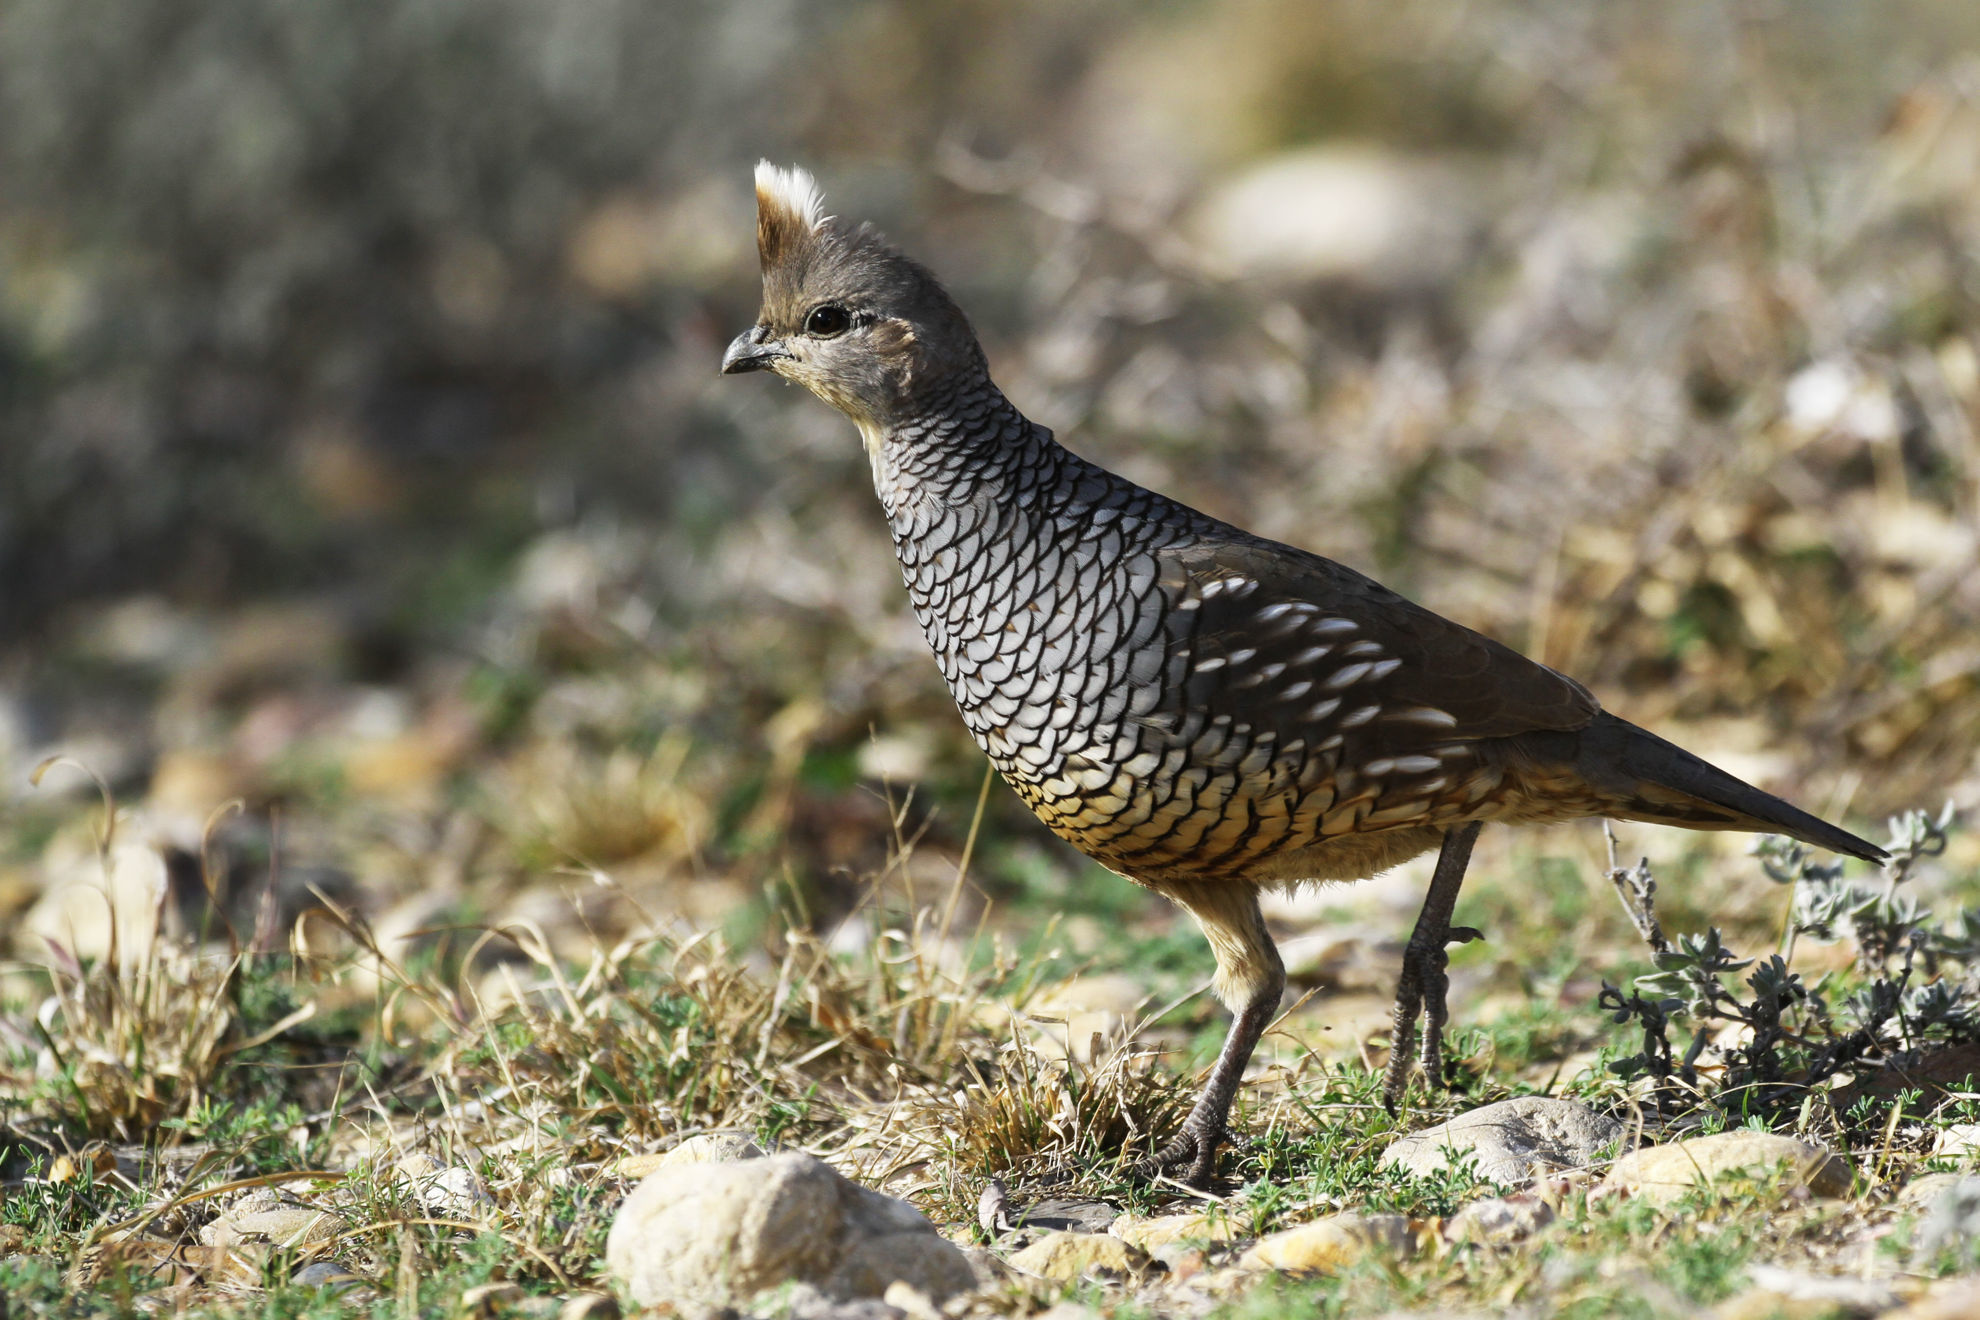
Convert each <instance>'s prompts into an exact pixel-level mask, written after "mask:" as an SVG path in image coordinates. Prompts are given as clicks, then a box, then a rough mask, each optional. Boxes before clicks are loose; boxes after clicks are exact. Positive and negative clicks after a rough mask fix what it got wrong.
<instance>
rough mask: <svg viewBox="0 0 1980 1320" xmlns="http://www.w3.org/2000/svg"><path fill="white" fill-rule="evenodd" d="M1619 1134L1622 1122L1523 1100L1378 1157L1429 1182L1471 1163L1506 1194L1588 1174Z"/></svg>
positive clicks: (1418, 1136)
mask: <svg viewBox="0 0 1980 1320" xmlns="http://www.w3.org/2000/svg"><path fill="white" fill-rule="evenodd" d="M1623 1135H1624V1133H1623V1125H1622V1124H1621V1123H1618V1122H1617V1121H1616V1120H1615V1119H1613V1118H1610V1117H1609V1116H1608V1115H1606V1114H1600V1113H1597V1112H1596V1111H1595V1110H1593V1109H1590V1108H1589V1107H1588V1106H1587V1105H1584V1104H1579V1103H1577V1102H1575V1101H1573V1100H1560V1099H1556V1098H1554V1097H1552V1096H1544V1095H1523V1096H1519V1097H1517V1098H1515V1099H1512V1100H1500V1101H1498V1102H1497V1103H1495V1104H1489V1105H1483V1106H1480V1107H1479V1108H1477V1109H1473V1110H1470V1111H1468V1112H1466V1113H1462V1114H1459V1115H1457V1116H1456V1117H1455V1118H1452V1119H1451V1120H1450V1121H1449V1122H1446V1123H1439V1124H1438V1125H1437V1126H1436V1127H1432V1128H1425V1129H1423V1130H1422V1131H1421V1132H1412V1133H1410V1134H1409V1135H1408V1136H1405V1137H1398V1138H1397V1139H1396V1140H1394V1141H1392V1142H1390V1143H1389V1147H1388V1149H1387V1150H1385V1151H1383V1152H1382V1167H1384V1168H1399V1169H1406V1170H1408V1171H1409V1172H1410V1173H1413V1174H1415V1175H1417V1176H1418V1177H1429V1176H1431V1175H1433V1174H1438V1173H1442V1172H1444V1171H1445V1170H1447V1169H1450V1168H1452V1167H1454V1166H1457V1165H1461V1164H1466V1163H1469V1164H1470V1166H1471V1168H1472V1169H1473V1170H1474V1171H1475V1172H1476V1174H1477V1176H1478V1177H1479V1178H1480V1179H1481V1180H1482V1181H1485V1182H1492V1183H1498V1184H1500V1185H1502V1186H1508V1187H1511V1186H1517V1185H1519V1184H1521V1183H1524V1182H1527V1181H1528V1180H1530V1179H1532V1178H1535V1177H1538V1176H1541V1175H1543V1174H1549V1173H1558V1172H1560V1171H1561V1170H1563V1169H1580V1168H1586V1167H1587V1166H1588V1165H1590V1164H1592V1163H1594V1162H1595V1161H1596V1160H1597V1159H1600V1158H1601V1157H1602V1156H1603V1155H1604V1154H1606V1153H1609V1152H1611V1151H1613V1150H1614V1149H1615V1148H1616V1147H1617V1146H1618V1145H1620V1144H1621V1142H1622V1139H1623Z"/></svg>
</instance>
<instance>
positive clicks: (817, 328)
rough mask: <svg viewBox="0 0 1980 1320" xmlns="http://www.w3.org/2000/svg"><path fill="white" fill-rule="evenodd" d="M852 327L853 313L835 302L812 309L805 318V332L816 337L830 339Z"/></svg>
mask: <svg viewBox="0 0 1980 1320" xmlns="http://www.w3.org/2000/svg"><path fill="white" fill-rule="evenodd" d="M851 328H852V313H851V312H848V311H847V310H846V309H845V308H843V307H840V306H838V305H837V304H834V303H825V304H824V305H822V306H819V307H814V308H812V309H811V315H809V316H807V317H805V318H804V332H805V333H806V334H808V335H810V336H811V337H812V338H814V339H830V338H832V337H833V336H834V335H842V334H844V333H845V332H846V331H848V330H850V329H851Z"/></svg>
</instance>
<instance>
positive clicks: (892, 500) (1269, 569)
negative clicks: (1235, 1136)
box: [721, 161, 1885, 1188]
mask: <svg viewBox="0 0 1980 1320" xmlns="http://www.w3.org/2000/svg"><path fill="white" fill-rule="evenodd" d="M755 192H756V208H757V211H756V241H757V255H758V260H759V264H760V267H761V276H762V309H761V311H760V313H759V314H758V316H757V319H756V322H755V324H754V325H753V326H751V327H750V328H749V329H748V330H745V331H744V332H742V333H741V334H739V335H737V336H736V338H735V339H734V341H733V342H731V343H730V344H729V345H728V347H727V349H726V351H725V352H724V353H723V356H722V362H721V370H722V372H723V373H725V374H739V373H744V372H757V371H769V372H772V373H775V374H776V375H777V376H779V377H782V378H783V379H784V380H786V381H790V382H795V383H796V384H799V385H802V386H804V387H805V388H806V389H808V390H810V391H811V392H812V393H813V394H815V395H816V396H817V397H818V398H819V399H821V400H823V401H824V402H825V403H827V404H830V405H831V406H833V407H834V408H837V409H838V410H839V411H840V412H842V413H844V414H845V415H846V416H847V417H848V418H849V419H850V420H851V421H852V423H853V425H854V426H855V427H856V428H857V430H858V432H859V436H860V440H861V443H862V445H863V447H864V449H865V452H866V456H867V458H868V461H869V465H870V467H871V469H872V477H873V486H874V490H875V492H876V493H877V494H878V496H879V500H880V505H881V508H882V510H883V512H884V513H885V515H886V519H887V523H888V527H889V529H890V531H891V534H892V538H893V544H894V549H895V551H896V554H897V557H898V559H899V562H900V568H901V575H902V580H903V581H904V583H905V584H906V587H907V593H908V597H909V601H910V603H911V605H912V607H913V612H914V615H915V618H916V619H917V621H918V622H919V623H920V626H921V630H922V632H923V634H924V636H925V637H926V639H927V642H928V645H929V649H930V650H931V651H933V653H934V656H935V659H936V661H937V663H938V665H939V667H940V669H941V672H942V677H943V679H944V680H945V681H946V682H947V684H948V687H949V691H950V692H951V694H952V695H953V696H954V698H955V701H956V706H957V709H958V710H959V711H960V713H961V715H962V720H963V723H964V724H965V725H966V726H967V728H968V730H969V732H970V734H971V735H972V737H973V738H974V739H975V741H976V743H977V745H978V746H980V747H981V748H982V749H983V751H984V753H985V754H986V755H987V756H988V758H989V760H990V762H991V764H992V765H993V766H994V767H995V768H996V769H997V771H998V772H999V773H1000V774H1001V775H1002V776H1003V778H1004V780H1005V781H1006V782H1007V783H1008V784H1009V785H1010V786H1011V788H1012V789H1014V790H1015V791H1016V793H1017V795H1018V796H1019V797H1020V798H1021V799H1023V801H1024V802H1025V803H1026V805H1028V806H1029V807H1030V808H1031V810H1032V811H1033V812H1035V813H1036V814H1037V816H1038V818H1039V819H1040V820H1041V821H1043V822H1044V823H1045V825H1046V826H1047V827H1048V828H1050V829H1051V830H1052V832H1053V833H1055V834H1057V835H1058V836H1059V837H1060V838H1063V839H1065V840H1067V841H1068V842H1070V843H1071V844H1072V845H1073V846H1074V847H1075V848H1077V849H1079V850H1080V851H1081V852H1083V853H1085V854H1086V855H1087V856H1089V857H1091V858H1093V859H1094V860H1096V861H1097V862H1099V863H1100V865H1102V866H1103V867H1106V868H1107V869H1109V870H1111V871H1114V872H1116V873H1118V874H1119V875H1121V876H1124V877H1126V878H1127V879H1128V880H1131V881H1133V882H1135V883H1137V884H1139V885H1142V886H1145V887H1146V888H1149V889H1152V890H1154V891H1155V892H1157V893H1160V894H1162V895H1164V896H1166V897H1167V898H1169V899H1170V900H1172V901H1174V902H1175V903H1176V904H1178V905H1179V906H1180V907H1182V908H1183V909H1184V910H1185V911H1186V912H1187V913H1188V914H1189V915H1190V916H1191V917H1193V918H1194V919H1195V921H1196V923H1197V925H1198V926H1199V927H1200V928H1201V930H1202V932H1203V934H1204V936H1205V937H1206V939H1207V940H1208V942H1209V945H1210V948H1211V952H1212V954H1213V955H1214V957H1215V960H1216V974H1215V976H1214V978H1213V979H1212V982H1211V984H1212V988H1213V990H1214V993H1215V994H1216V996H1217V998H1218V999H1219V1000H1220V1001H1221V1002H1222V1003H1223V1004H1224V1005H1225V1006H1226V1007H1227V1008H1228V1009H1229V1010H1230V1012H1231V1025H1230V1028H1229V1031H1228V1034H1227V1035H1226V1037H1225V1039H1224V1043H1223V1046H1222V1048H1221V1049H1220V1051H1219V1052H1218V1054H1217V1057H1216V1060H1215V1062H1214V1063H1213V1064H1212V1065H1211V1067H1210V1070H1209V1072H1208V1074H1207V1076H1206V1077H1205V1079H1204V1082H1203V1085H1202V1089H1201V1091H1200V1092H1199V1093H1198V1095H1197V1097H1196V1100H1195V1103H1194V1104H1193V1106H1192V1107H1191V1109H1190V1110H1189V1113H1188V1116H1187V1117H1186V1118H1185V1119H1184V1121H1183V1123H1182V1124H1181V1127H1180V1130H1179V1131H1178V1132H1177V1133H1176V1134H1175V1135H1174V1137H1173V1139H1172V1140H1170V1141H1168V1142H1167V1143H1166V1144H1164V1145H1163V1146H1162V1147H1161V1148H1160V1149H1159V1150H1157V1151H1155V1152H1154V1153H1153V1154H1152V1155H1151V1156H1150V1157H1149V1158H1147V1159H1146V1160H1144V1161H1143V1162H1142V1165H1141V1171H1142V1172H1143V1173H1145V1174H1147V1175H1149V1176H1151V1177H1168V1178H1174V1179H1176V1180H1178V1181H1181V1182H1183V1183H1186V1184H1188V1185H1190V1186H1193V1187H1199V1188H1200V1187H1204V1186H1207V1185H1209V1184H1210V1183H1211V1182H1212V1181H1213V1179H1214V1177H1215V1172H1216V1159H1217V1153H1218V1150H1219V1148H1220V1146H1222V1145H1223V1144H1224V1142H1225V1141H1226V1140H1227V1138H1228V1131H1227V1125H1228V1122H1229V1117H1230V1109H1231V1104H1232V1101H1233V1100H1234V1098H1235V1097H1236V1094H1237V1091H1238V1088H1239V1085H1240V1083H1241V1081H1242V1079H1243V1075H1244V1070H1245V1067H1246V1065H1247V1064H1248V1063H1249V1061H1250V1058H1251V1055H1252V1052H1253V1050H1254V1049H1255V1048H1256V1046H1257V1043H1258V1041H1259V1038H1260V1037H1261V1035H1262V1034H1263V1033H1264V1031H1265V1029H1266V1027H1267V1025H1268V1023H1269V1022H1270V1021H1271V1019H1272V1018H1273V1016H1274V1015H1275V1014H1276V1013H1277V1011H1278V1008H1279V1003H1280V999H1281V997H1282V995H1283V994H1284V990H1285V970H1284V967H1283V964H1282V963H1281V960H1280V957H1279V954H1278V950H1277V948H1276V946H1275V945H1274V943H1273V940H1272V936H1271V934H1270V932H1269V931H1268V930H1267V928H1266V924H1265V920H1264V916H1263V914H1262V911H1261V908H1260V903H1259V900H1260V896H1261V894H1263V893H1266V892H1268V891H1273V890H1282V889H1290V888H1293V887H1297V886H1300V885H1304V884H1307V883H1311V882H1317V881H1329V880H1354V879H1361V878H1366V877H1369V876H1373V875H1375V874H1378V873H1380V872H1382V871H1385V870H1387V869H1389V868H1391V867H1394V866H1396V865H1397V864H1399V863H1401V862H1403V861H1406V860H1408V859H1410V858H1412V857H1416V856H1418V855H1421V854H1425V853H1428V852H1429V851H1431V850H1432V849H1436V850H1437V852H1438V856H1437V862H1436V867H1435V870H1434V872H1433V875H1432V878H1431V883H1430V887H1429V890H1428V893H1427V895H1426V897H1425V900H1424V905H1423V909H1422V911H1421V913H1420V915H1419V918H1418V921H1417V924H1416V927H1415V929H1414V931H1413V932H1412V934H1411V936H1410V939H1409V941H1408V944H1407V945H1406V946H1405V949H1404V952H1403V961H1402V971H1401V975H1400V976H1399V978H1398V982H1397V997H1396V1007H1395V1022H1394V1030H1393V1035H1392V1043H1391V1052H1390V1060H1389V1064H1388V1067H1387V1070H1386V1072H1385V1076H1384V1080H1383V1094H1384V1098H1385V1100H1386V1101H1387V1103H1388V1105H1389V1108H1390V1109H1391V1110H1392V1111H1393V1110H1394V1109H1395V1107H1396V1105H1397V1103H1398V1102H1399V1099H1400V1098H1401V1097H1402V1096H1403V1094H1404V1093H1405V1092H1406V1089H1407V1086H1408V1083H1409V1080H1410V1077H1411V1072H1410V1070H1411V1067H1412V1062H1413V1059H1414V1057H1415V1042H1416V1027H1417V1022H1418V1020H1419V1018H1421V1019H1422V1026H1423V1031H1422V1064H1423V1070H1424V1073H1425V1075H1426V1078H1427V1079H1428V1081H1429V1082H1430V1083H1431V1084H1432V1085H1433V1086H1434V1085H1437V1084H1440V1082H1441V1078H1442V1057H1441V1047H1442V1031H1443V1027H1444V1024H1445V1022H1446V1020H1447V1017H1448V1010H1447V1004H1446V998H1447V992H1448V975H1447V972H1446V966H1447V961H1448V952H1447V948H1448V945H1449V944H1450V943H1451V942H1452V941H1454V940H1456V941H1461V940H1464V939H1467V938H1471V937H1474V936H1475V935H1476V934H1477V932H1475V931H1471V930H1469V929H1465V928H1459V929H1456V930H1454V929H1453V928H1452V927H1451V925H1450V919H1451V914H1452V909H1453V906H1454V904H1455V902H1456V898H1457V893H1458V889H1459V887H1460V885H1461V884H1462V881H1463V878H1464V873H1465V869H1466V867H1467V865H1468V864H1469V861H1470V856H1471V850H1472V845H1473V842H1474V841H1475V840H1476V838H1477V837H1478V832H1479V830H1480V829H1481V828H1482V827H1483V826H1484V825H1486V824H1488V823H1506V824H1514V825H1518V824H1532V823H1543V822H1554V821H1567V820H1575V819H1581V818H1589V817H1608V818H1614V819H1622V820H1633V821H1649V822H1654V823H1657V824H1660V825H1674V826H1681V827H1684V828H1688V829H1697V830H1744V831H1753V832H1770V833H1778V834H1785V835H1787V836H1789V837H1791V838H1794V839H1798V840H1800V841H1802V842H1804V843H1807V844H1811V845H1814V846H1816V847H1819V848H1823V849H1827V850H1829V851H1832V852H1837V853H1843V854H1847V855H1848V856H1851V857H1857V858H1862V859H1864V860H1867V861H1872V862H1877V861H1882V860H1883V859H1884V857H1885V854H1884V852H1883V850H1882V849H1879V848H1878V847H1876V846H1875V845H1873V844H1871V843H1869V842H1867V841H1865V840H1863V839H1861V838H1858V837H1857V836H1856V835H1854V834H1851V833H1849V832H1847V831H1845V830H1842V829H1839V828H1837V827H1835V826H1833V825H1830V824H1828V823H1826V822H1824V821H1822V820H1820V819H1817V818H1816V817H1814V816H1812V815H1809V814H1808V813H1806V812H1804V811H1801V810H1800V809H1798V808H1796V807H1794V806H1791V805H1790V804H1788V803H1787V802H1785V801H1782V800H1781V799H1780V798H1777V797H1774V796H1772V795H1770V794H1768V793H1765V792H1762V791H1761V790H1759V789H1757V788H1755V787H1753V786H1752V785H1750V784H1747V783H1745V782H1743V781H1741V780H1739V779H1737V778H1735V777H1733V776H1732V775H1730V774H1727V773H1726V772H1724V771H1722V770H1719V769H1717V768H1716V767H1714V766H1712V765H1710V764H1708V763H1707V762H1705V761H1703V760H1701V759H1700V758H1698V757H1696V756H1694V755H1692V754H1691V753H1689V752H1687V751H1685V750H1683V749H1682V748H1679V747H1678V746H1676V745H1675V744H1672V743H1670V742H1667V741H1665V740H1664V739H1662V738H1659V737H1658V736H1656V735H1655V734H1653V733H1650V732H1648V731H1647V730H1644V729H1641V728H1639V727H1637V726H1636V725H1634V724H1631V723H1629V722H1628V721H1626V720H1623V719H1621V718H1618V717H1617V716H1615V715H1613V714H1610V713H1609V712H1607V711H1605V710H1603V709H1602V706H1601V704H1600V702H1598V701H1597V700H1596V698H1595V697H1594V696H1593V695H1592V694H1591V693H1590V692H1589V691H1588V689H1587V688H1585V687H1583V686H1582V685H1581V684H1580V683H1578V682H1576V681H1575V680H1574V679H1572V678H1569V677H1568V676H1566V675H1564V674H1561V673H1558V672H1556V671H1555V670H1553V669H1550V668H1548V667H1547V666H1545V665H1542V664H1539V663H1537V662H1535V661H1532V660H1529V659H1527V658H1526V657H1524V656H1522V655H1520V654H1519V653H1518V652H1516V651H1514V650H1512V649H1511V648H1509V647H1506V646H1504V645H1501V644H1500V643H1499V642H1497V641H1494V640H1492V639H1491V638H1489V637H1486V636H1483V635H1482V634H1480V633H1477V632H1474V631H1472V630H1471V629H1469V628H1466V627H1464V626H1462V625H1460V624H1458V623H1455V622H1453V621H1451V620H1449V619H1445V618H1443V617H1442V616H1440V615H1438V614H1435V613H1433V612H1431V611H1430V610H1428V609H1426V608H1424V607H1422V606H1420V605H1417V604H1415V603H1414V602H1412V601H1410V600H1407V599H1405V598H1404V597H1403V596H1401V595H1399V594H1397V593H1396V592H1393V591H1391V590H1389V589H1388V588H1386V587H1384V586H1382V585H1380V584H1379V583H1377V582H1375V581H1374V580H1373V579H1371V578H1369V577H1366V576H1364V575H1363V574H1361V573H1359V572H1357V571H1355V570H1354V569H1352V568H1349V567H1347V566H1345V565H1343V564H1339V563H1336V562H1334V561H1333V560H1330V559H1326V558H1323V557H1322V556H1320V555H1318V554H1314V553H1311V552H1309V551H1306V550H1302V549H1299V548H1297V547H1294V546H1290V545H1285V544H1281V543H1279V542H1275V541H1271V540H1267V539H1266V538H1264V537H1261V536H1255V535H1253V534H1251V533H1249V532H1246V531H1244V530H1242V529H1241V528H1238V527H1235V526H1232V525H1231V524H1229V523H1226V522H1223V521H1220V520H1218V519H1216V518H1212V517H1210V516H1208V515H1206V514H1203V513H1200V512H1198V511H1197V510H1195V509H1192V508H1190V507H1189V506H1187V505H1185V504H1182V503H1180V502H1178V501H1176V500H1173V499H1170V498H1168V497H1167V496H1164V495H1161V494H1158V493H1156V492H1154V491H1151V490H1147V489H1145V488H1143V487H1141V486H1139V485H1136V484H1135V483H1134V482H1132V481H1129V480H1128V479H1126V478H1125V477H1122V476H1119V475H1117V474H1116V473H1113V472H1110V471H1108V470H1107V469H1105V468H1103V467H1100V466H1099V465H1097V464H1095V463H1093V462H1090V461H1088V460H1087V459H1084V458H1082V457H1080V456H1079V455H1077V454H1075V453H1074V452H1073V451H1072V450H1070V449H1068V448H1066V447H1065V446H1064V445H1062V444H1060V443H1059V441H1058V439H1057V438H1056V436H1055V435H1054V434H1053V432H1052V431H1051V430H1050V429H1049V428H1047V427H1045V426H1042V425H1040V424H1039V423H1037V422H1034V421H1032V420H1030V419H1029V418H1027V417H1026V416H1025V415H1024V414H1023V413H1022V412H1020V411H1019V410H1018V408H1017V406H1016V405H1015V404H1013V403H1012V402H1011V401H1010V400H1009V399H1008V398H1007V397H1005V395H1004V394H1003V392H1002V391H1001V390H999V389H998V388H997V386H996V384H995V383H994V381H993V380H992V378H991V374H990V370H989V365H988V360H987V358H986V356H985V354H984V352H983V349H982V347H981V346H980V344H979V343H978V340H977V336H976V334H975V332H974V330H973V329H972V328H971V326H970V322H969V320H968V318H967V317H966V316H965V315H964V313H963V311H962V310H961V308H959V307H958V306H957V305H956V303H955V301H954V299H952V298H951V297H950V295H949V294H948V292H947V291H946V290H945V289H944V288H943V286H942V284H941V282H940V281H939V280H938V279H937V278H936V276H935V275H934V274H933V273H932V272H931V271H930V270H928V269H927V268H926V267H925V266H923V265H921V264H920V263H918V262H916V261H915V260H913V259H912V258H910V257H909V256H907V255H906V254H904V253H903V252H902V251H900V250H899V249H898V248H897V247H895V246H894V245H893V244H892V243H891V242H889V241H888V240H887V239H886V238H885V237H883V236H882V235H881V234H880V233H879V232H878V231H877V230H876V229H875V228H874V227H873V226H872V225H870V224H860V225H853V224H850V223H847V222H844V221H841V220H839V219H838V218H836V217H834V216H829V215H827V214H826V210H825V203H824V198H823V194H822V193H821V192H820V190H819V186H818V183H817V181H816V179H815V178H814V177H813V176H812V175H811V174H810V173H809V172H807V171H805V170H803V169H801V168H798V167H788V168H785V167H779V166H776V165H773V164H771V163H770V162H768V161H764V162H762V163H760V164H759V165H758V166H757V168H756V173H755Z"/></svg>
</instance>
